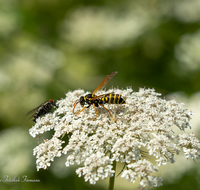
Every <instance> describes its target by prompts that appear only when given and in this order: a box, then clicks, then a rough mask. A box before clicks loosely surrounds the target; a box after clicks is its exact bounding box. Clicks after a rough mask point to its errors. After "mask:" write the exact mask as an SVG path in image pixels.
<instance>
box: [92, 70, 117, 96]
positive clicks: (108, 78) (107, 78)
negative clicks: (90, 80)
mask: <svg viewBox="0 0 200 190" xmlns="http://www.w3.org/2000/svg"><path fill="white" fill-rule="evenodd" d="M117 73H118V72H117V71H113V72H112V73H110V74H109V75H107V76H106V77H105V78H104V79H103V81H102V82H101V84H100V85H99V86H98V87H97V88H96V89H95V90H94V92H93V93H92V94H95V93H96V92H97V91H99V90H101V89H102V88H103V87H104V86H105V85H106V83H107V82H108V81H109V80H111V79H112V78H113V77H114V76H115V75H116V74H117ZM95 99H96V98H95Z"/></svg>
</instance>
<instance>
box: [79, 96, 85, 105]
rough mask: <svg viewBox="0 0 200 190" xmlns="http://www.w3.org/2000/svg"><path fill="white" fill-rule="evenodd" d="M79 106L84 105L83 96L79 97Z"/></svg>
mask: <svg viewBox="0 0 200 190" xmlns="http://www.w3.org/2000/svg"><path fill="white" fill-rule="evenodd" d="M80 104H81V106H82V107H83V106H84V105H85V100H84V96H81V97H80Z"/></svg>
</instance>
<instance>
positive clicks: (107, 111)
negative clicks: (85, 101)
mask: <svg viewBox="0 0 200 190" xmlns="http://www.w3.org/2000/svg"><path fill="white" fill-rule="evenodd" d="M100 106H102V107H103V108H104V109H105V110H106V111H107V112H108V113H109V114H110V117H111V118H112V119H113V120H114V121H117V120H116V119H114V118H113V116H112V115H111V113H110V111H109V110H108V109H107V108H105V107H104V106H103V104H100Z"/></svg>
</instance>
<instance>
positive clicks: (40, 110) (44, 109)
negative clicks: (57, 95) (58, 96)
mask: <svg viewBox="0 0 200 190" xmlns="http://www.w3.org/2000/svg"><path fill="white" fill-rule="evenodd" d="M53 107H56V108H58V106H57V105H56V102H55V100H53V99H50V100H49V101H47V102H44V103H42V104H40V105H39V106H38V107H37V108H35V109H33V110H31V111H29V112H28V113H27V114H26V116H27V115H30V114H31V113H34V112H35V113H34V114H33V115H32V116H31V117H30V119H31V118H32V117H33V122H35V123H36V119H37V118H38V117H40V116H42V115H45V114H47V113H49V112H51V110H52V108H53Z"/></svg>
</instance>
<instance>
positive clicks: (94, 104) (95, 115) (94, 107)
mask: <svg viewBox="0 0 200 190" xmlns="http://www.w3.org/2000/svg"><path fill="white" fill-rule="evenodd" d="M93 106H94V109H95V112H96V115H95V118H94V120H93V121H95V120H96V119H97V108H96V106H95V104H94V103H93Z"/></svg>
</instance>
